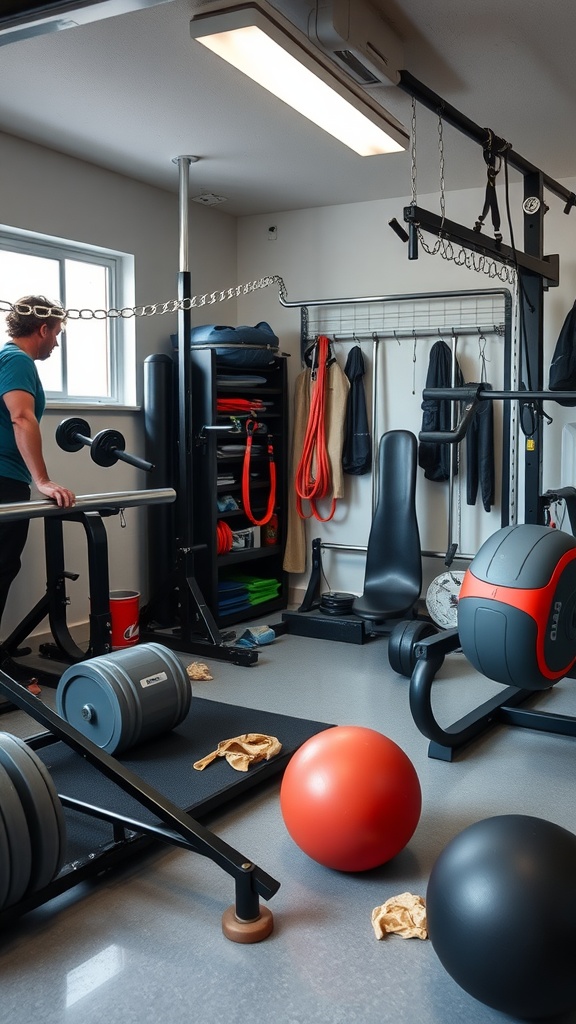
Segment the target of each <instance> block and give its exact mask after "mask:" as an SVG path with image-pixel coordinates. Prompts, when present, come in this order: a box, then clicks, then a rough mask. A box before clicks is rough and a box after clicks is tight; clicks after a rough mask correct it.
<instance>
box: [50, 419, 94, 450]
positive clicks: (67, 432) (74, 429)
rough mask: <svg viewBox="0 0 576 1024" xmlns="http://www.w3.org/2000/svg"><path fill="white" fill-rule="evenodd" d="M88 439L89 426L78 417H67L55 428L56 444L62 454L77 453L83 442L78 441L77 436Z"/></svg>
mask: <svg viewBox="0 0 576 1024" xmlns="http://www.w3.org/2000/svg"><path fill="white" fill-rule="evenodd" d="M78 434H82V437H90V424H89V423H87V422H86V420H82V419H80V417H79V416H69V417H68V419H66V420H62V422H61V423H59V424H58V426H57V427H56V443H57V445H58V447H59V448H61V449H62V451H64V452H79V451H80V449H81V448H83V447H84V443H85V442H84V441H78V440H77V435H78Z"/></svg>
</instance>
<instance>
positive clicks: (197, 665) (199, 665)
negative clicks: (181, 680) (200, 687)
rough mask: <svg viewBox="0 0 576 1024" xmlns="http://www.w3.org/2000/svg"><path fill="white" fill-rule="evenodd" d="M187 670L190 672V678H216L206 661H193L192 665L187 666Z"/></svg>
mask: <svg viewBox="0 0 576 1024" xmlns="http://www.w3.org/2000/svg"><path fill="white" fill-rule="evenodd" d="M186 672H187V673H188V678H189V679H195V680H198V679H214V676H213V675H211V673H210V669H209V668H208V665H207V664H206V663H205V662H204V661H193V662H191V663H190V665H187V666H186Z"/></svg>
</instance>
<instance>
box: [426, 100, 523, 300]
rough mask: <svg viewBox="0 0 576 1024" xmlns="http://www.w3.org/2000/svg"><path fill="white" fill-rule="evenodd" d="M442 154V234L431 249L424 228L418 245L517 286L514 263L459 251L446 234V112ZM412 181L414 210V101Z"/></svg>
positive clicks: (441, 131)
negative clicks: (444, 231)
mask: <svg viewBox="0 0 576 1024" xmlns="http://www.w3.org/2000/svg"><path fill="white" fill-rule="evenodd" d="M438 150H439V159H440V214H441V217H442V220H441V224H440V234H439V235H438V237H437V239H436V241H435V242H434V244H433V245H430V244H429V243H428V242H427V241H426V238H425V237H424V234H423V232H422V229H421V228H420V225H417V228H418V241H419V243H420V245H421V246H422V249H423V250H424V252H425V253H426V254H427V255H428V256H441V257H442V259H443V260H448V261H449V262H451V263H455V264H456V266H457V267H466V269H467V270H473V271H474V272H475V273H476V274H486V275H487V277H489V278H491V279H492V280H494V279H498V280H499V281H502V283H503V284H510V285H514V284H515V282H516V268H515V267H514V266H512V264H510V263H501V262H497V261H496V260H494V259H492V257H491V256H485V255H483V254H482V253H478V252H476V251H475V250H468V249H465V248H464V246H460V248H459V249H455V248H454V246H453V245H452V242H451V241H450V239H449V238H448V237H447V236H446V235H445V234H443V233H442V228H443V226H444V221H445V219H446V181H445V155H444V125H443V121H442V111H441V110H440V111H439V112H438ZM410 156H411V163H410V181H411V188H412V196H411V198H412V206H414V207H415V206H417V205H418V190H417V177H416V176H417V162H416V99H415V97H414V96H413V97H412V119H411V147H410Z"/></svg>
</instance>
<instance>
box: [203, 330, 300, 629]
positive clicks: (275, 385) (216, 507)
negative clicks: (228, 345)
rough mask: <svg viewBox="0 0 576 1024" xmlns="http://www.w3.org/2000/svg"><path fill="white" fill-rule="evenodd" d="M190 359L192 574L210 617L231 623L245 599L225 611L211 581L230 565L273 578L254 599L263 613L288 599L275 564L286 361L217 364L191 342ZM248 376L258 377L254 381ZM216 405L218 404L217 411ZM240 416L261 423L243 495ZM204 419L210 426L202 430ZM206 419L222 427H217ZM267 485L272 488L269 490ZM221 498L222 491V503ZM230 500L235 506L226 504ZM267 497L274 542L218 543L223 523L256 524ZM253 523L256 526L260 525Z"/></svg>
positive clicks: (284, 464) (284, 468)
mask: <svg viewBox="0 0 576 1024" xmlns="http://www.w3.org/2000/svg"><path fill="white" fill-rule="evenodd" d="M191 359H192V364H193V375H192V414H193V429H194V436H195V439H196V444H195V448H194V475H195V488H194V543H195V544H197V545H198V546H199V547H200V546H201V547H202V554H199V555H198V558H197V560H196V574H197V579H198V584H199V586H200V589H201V591H202V594H203V596H204V599H205V601H206V604H207V606H208V607H209V608H210V610H211V612H212V614H213V615H214V616H215V618H216V622H217V624H218V625H219V626H220V625H223V624H226V625H231V624H232V622H233V621H237V622H240V621H242V619H244V620H247V619H249V618H250V617H253V615H254V612H252V611H251V608H250V607H248V606H246V607H244V608H243V609H242V608H241V609H240V610H239V611H238V610H237V609H236V610H234V612H233V615H232V613H230V612H229V611H228V610H227V609H224V608H221V607H220V604H219V595H218V585H219V583H220V581H221V578H222V576H223V575H227V574H228V573H229V572H232V571H234V570H236V569H237V570H238V571H244V572H245V573H250V572H251V571H252V572H253V573H254V575H257V574H258V575H261V576H264V577H271V578H275V579H277V580H278V581H279V592H278V595H277V596H271V595H270V593H268V594H267V595H266V601H265V602H264V603H263V605H262V606H261V610H262V613H263V614H264V615H267V614H268V612H269V611H274V612H277V611H278V610H279V609H282V608H285V607H287V603H288V575H287V573H285V572H284V570H283V567H282V563H283V556H284V546H285V543H286V524H287V515H286V507H287V487H288V461H289V455H288V440H287V439H288V436H289V430H288V393H287V366H286V360H285V359H283V358H280V357H278V358H276V359H275V360H274V362H273V363H272V364H270V365H267V366H266V367H263V368H260V367H258V368H254V369H252V368H250V369H247V370H245V371H244V372H243V371H242V369H241V368H236V367H228V366H226V367H224V366H221V365H220V364H219V361H218V359H217V358H216V353H215V352H214V351H213V350H209V349H204V350H202V349H198V350H194V351H193V352H192V353H191ZM256 377H259V378H260V380H259V381H256V380H255V379H254V378H256ZM243 378H244V379H243ZM234 399H243V400H244V401H238V403H237V405H238V408H239V412H238V413H237V414H236V413H233V412H231V411H229V410H230V405H231V404H234V401H233V400H234ZM252 399H254V404H255V405H258V404H259V403H260V404H259V407H258V408H257V409H255V414H254V415H250V409H248V410H247V409H246V406H245V404H244V403H245V402H247V403H248V405H250V403H251V400H252ZM223 400H224V401H223ZM218 406H220V408H218ZM223 406H224V407H225V411H222V409H223ZM242 406H244V408H242ZM232 417H234V418H235V419H236V420H237V421H238V424H239V429H238V430H237V431H236V430H234V429H233V430H230V429H229V427H230V426H231V425H232V424H231V419H232ZM248 419H253V420H256V421H257V422H258V423H261V424H263V427H262V428H261V430H260V431H258V430H257V429H256V430H254V433H253V434H252V444H251V446H250V466H249V491H248V496H247V498H246V499H245V496H244V494H243V488H242V479H243V471H244V468H245V456H246V447H247V440H248V436H247V433H246V429H245V424H246V421H247V420H248ZM206 424H208V425H210V426H211V427H212V429H211V430H209V431H206V430H204V431H203V428H204V426H205V425H206ZM213 427H227V428H228V429H225V430H221V431H217V430H214V429H213ZM269 435H271V440H270V438H269ZM269 444H271V445H272V449H273V455H272V457H273V460H274V474H272V472H271V465H272V464H271V460H270V454H271V453H270V452H269V450H268V447H269ZM273 476H274V477H275V480H274V481H273ZM272 487H274V490H275V495H274V497H272ZM226 498H230V504H228V502H227V501H226ZM233 502H235V503H236V506H237V507H234V505H233ZM271 505H272V506H273V516H274V519H275V522H276V524H279V526H278V525H276V530H277V538H278V540H277V543H276V544H273V545H269V546H264V545H263V543H262V542H261V543H260V545H259V544H258V542H257V541H255V543H254V545H253V546H251V545H250V543H249V541H247V542H246V547H245V548H240V547H235V548H234V549H230V550H226V549H227V545H228V543H229V540H230V538H229V534H228V531H227V530H226V529H225V527H226V526H227V527H229V529H230V531H232V532H233V533H234V534H239V535H240V540H241V536H242V535H243V534H248V533H249V532H250V530H251V529H254V530H256V529H257V527H255V526H254V523H253V520H256V521H262V520H264V519H265V518H266V517H267V514H268V512H269V511H270V507H271ZM249 513H250V514H249ZM219 524H220V526H219ZM261 529H262V531H263V530H264V529H265V526H262V527H261ZM218 534H220V538H218ZM231 615H232V618H231Z"/></svg>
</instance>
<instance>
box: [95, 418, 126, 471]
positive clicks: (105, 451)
mask: <svg viewBox="0 0 576 1024" xmlns="http://www.w3.org/2000/svg"><path fill="white" fill-rule="evenodd" d="M125 447H126V442H125V440H124V437H123V435H122V434H121V433H120V431H119V430H114V429H113V428H112V427H110V428H109V429H108V430H101V431H100V432H99V433H98V434H96V437H95V438H94V439H93V441H92V444H91V445H90V458H91V459H92V460H93V462H95V463H96V465H97V466H103V467H104V468H105V469H108V468H109V467H110V466H114V465H115V464H116V463H117V462H118V452H123V451H124V449H125Z"/></svg>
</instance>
